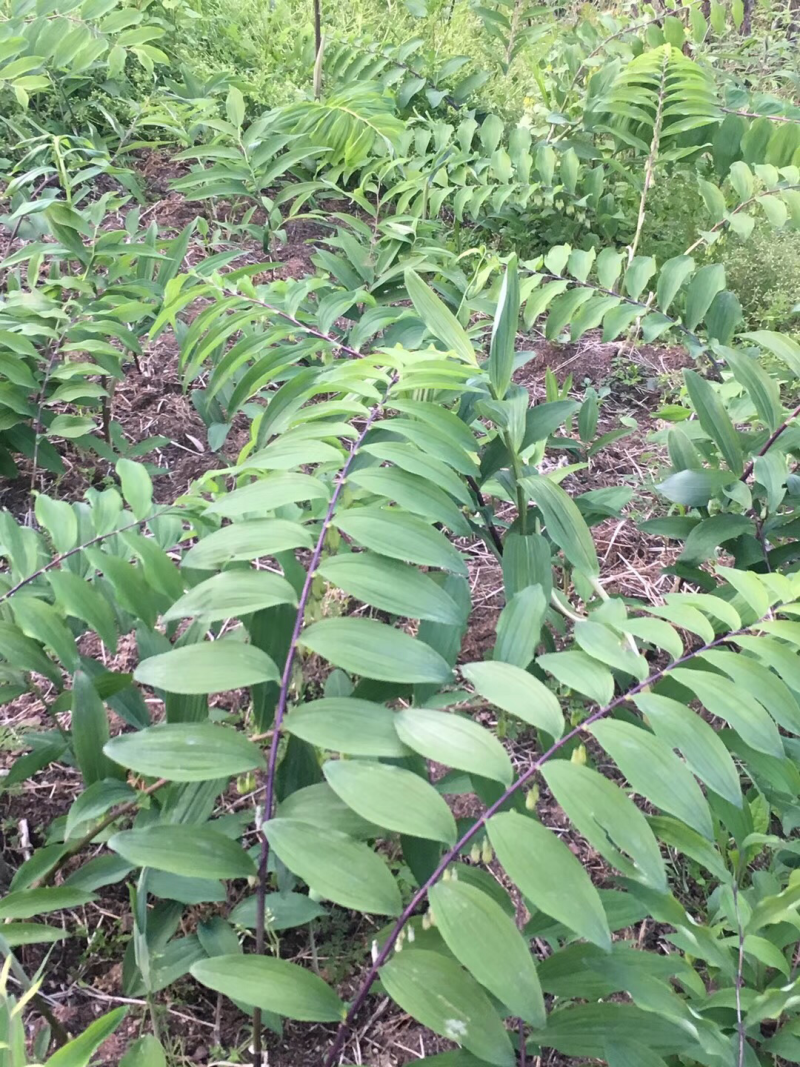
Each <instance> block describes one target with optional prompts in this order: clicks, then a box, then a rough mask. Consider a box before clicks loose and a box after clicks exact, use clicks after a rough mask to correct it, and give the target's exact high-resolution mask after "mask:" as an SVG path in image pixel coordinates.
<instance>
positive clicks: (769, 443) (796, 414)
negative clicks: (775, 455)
mask: <svg viewBox="0 0 800 1067" xmlns="http://www.w3.org/2000/svg"><path fill="white" fill-rule="evenodd" d="M799 416H800V404H798V405H797V407H796V408H795V409H794V411H793V412H792V413H791V415H790V416H789V417H788V418H787V419H785V420H784V421H783V422H782V423H781V424H780V426H779V427H778V428H777V430H774V431H773V432H772V433H771V434H770V435H769V437H768V438H767V442H766V444H765V445H764V446H763V447H762V448H761V450H760V451H759V453H758V455H759V456H764V455H766V454H767V452H769V450H770V449H771V448H772V446H773V445H774V444H775V442H776V441H777V440H778V438H779V437H780V435H781V434H782V433H783V431H784V430H788V428H789V426H790V425H791V424H792V423H793V422H794V420H795V419H796V418H798V417H799ZM756 458H758V457H756ZM755 462H756V461H755V459H751V460H750V462H749V463H748V464H747V466H746V467H745V469H744V473H743V474H742V476H741V478H740V479H739V481H741V482H746V481H747V479H748V478H749V477H750V475H751V474H752V473H753V467H754V466H755Z"/></svg>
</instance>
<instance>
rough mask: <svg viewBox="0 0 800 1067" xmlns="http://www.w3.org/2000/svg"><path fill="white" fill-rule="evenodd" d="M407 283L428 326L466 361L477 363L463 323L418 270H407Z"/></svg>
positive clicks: (421, 316) (416, 309) (409, 291)
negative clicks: (427, 283) (426, 282)
mask: <svg viewBox="0 0 800 1067" xmlns="http://www.w3.org/2000/svg"><path fill="white" fill-rule="evenodd" d="M404 277H405V285H406V291H407V293H408V295H409V296H410V297H411V302H412V304H413V305H414V310H415V311H416V312H417V314H418V315H419V317H420V318H421V319H422V321H423V322H424V323H425V325H426V326H427V328H428V329H429V330H430V332H431V333H432V334H433V336H434V337H436V338H438V340H440V341H441V342H442V344H443V345H445V346H446V347H447V348H448V349H450V350H451V351H452V352H455V353H456V355H458V356H459V357H460V358H461V359H463V360H464V361H465V362H466V363H471V364H473V365H475V364H476V363H477V360H476V358H475V351H474V349H473V347H472V343H471V342H470V339H469V337H467V334H466V331H465V330H464V328H463V326H462V325H461V323H460V322H459V321H458V319H457V318H456V317H455V315H454V314H453V313H452V312H451V311H450V310H449V309H448V308H447V307H446V306H445V304H443V303H442V301H441V300H440V299H439V297H438V296H437V295H436V293H434V292H433V290H432V289H430V288H428V286H427V285H426V284H425V282H424V281H423V280H422V278H420V276H419V275H418V274H417V273H416V271H413V270H411V269H410V268H409V269H407V270H406V272H405V276H404Z"/></svg>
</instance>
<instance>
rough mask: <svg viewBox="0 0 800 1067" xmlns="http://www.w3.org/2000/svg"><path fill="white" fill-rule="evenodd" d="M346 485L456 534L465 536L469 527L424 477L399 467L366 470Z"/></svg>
mask: <svg viewBox="0 0 800 1067" xmlns="http://www.w3.org/2000/svg"><path fill="white" fill-rule="evenodd" d="M451 474H452V471H451ZM348 482H349V483H352V484H353V485H358V486H360V487H361V488H362V489H366V490H367V492H369V493H374V494H375V496H378V497H382V498H383V499H384V500H393V501H395V502H396V503H397V504H400V506H401V507H403V508H406V509H407V510H409V511H413V512H414V513H415V514H417V515H421V516H422V517H423V518H424V519H427V520H428V521H429V522H442V523H444V524H445V526H448V527H449V528H450V529H451V530H452V531H453V532H454V533H456V534H459V535H461V536H467V535H468V531H469V524H468V523H467V521H466V519H465V518H464V516H463V514H462V512H461V510H460V508H459V507H458V505H457V504H456V503H455V502H454V501H453V499H452V497H450V496H449V495H448V494H447V493H446V492H445V491H444V490H443V489H440V488H439V486H438V485H436V484H434V482H433V481H431V480H430V479H429V478H427V477H422V476H420V475H419V474H412V473H411V472H410V471H407V470H402V469H400V468H399V467H368V468H363V469H360V470H357V471H355V472H354V473H353V474H351V475H350V477H349V479H348Z"/></svg>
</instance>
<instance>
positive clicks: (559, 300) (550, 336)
mask: <svg viewBox="0 0 800 1067" xmlns="http://www.w3.org/2000/svg"><path fill="white" fill-rule="evenodd" d="M593 296H594V289H591V288H589V287H588V286H585V287H584V286H575V288H574V289H570V290H569V292H566V293H563V294H562V295H561V296H558V297H556V299H555V300H554V301H553V304H552V307H551V308H550V314H549V315H548V316H547V325H546V326H545V330H544V335H545V337H546V338H547V340H548V341H554V340H556V339H557V338H558V336H559V335H560V333H561V331H562V330H563V329H564V327H565V326H567V325H568V324H569V323H570V322H571V321H572V317H573V315H574V314H575V313H576V312H577V310H578V308H580V307H581V305H582V304H585V303H586V302H587V301H588V300H591V299H592V297H593Z"/></svg>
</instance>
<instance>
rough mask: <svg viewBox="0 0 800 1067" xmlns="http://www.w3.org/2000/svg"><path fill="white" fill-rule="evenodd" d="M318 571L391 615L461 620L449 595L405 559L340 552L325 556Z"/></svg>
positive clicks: (446, 621)
mask: <svg viewBox="0 0 800 1067" xmlns="http://www.w3.org/2000/svg"><path fill="white" fill-rule="evenodd" d="M318 573H319V574H321V575H322V577H323V578H325V579H326V580H327V581H329V582H332V583H333V585H335V586H338V588H339V589H343V590H344V591H345V592H346V593H350V595H351V596H355V597H358V599H359V600H361V601H363V602H364V603H365V604H370V605H372V606H373V607H376V608H381V609H382V610H383V611H388V612H390V613H391V614H392V615H403V616H406V617H408V618H410V619H430V620H431V621H432V622H441V623H444V624H445V625H449V626H458V625H459V624H460V622H461V610H460V608H459V607H458V605H457V604H456V602H455V601H454V600H453V599H452V597H450V596H448V595H447V593H446V592H445V591H444V590H443V589H442V588H441V587H440V586H438V585H437V584H436V583H435V582H434V581H432V579H430V578H429V577H428V576H427V575H426V574H423V573H421V572H420V571H419V570H417V568H416V567H412V566H410V565H409V564H407V563H401V562H399V561H398V560H394V559H387V558H386V557H385V556H378V555H375V554H374V553H372V552H359V553H343V554H341V555H338V556H332V557H331V558H330V559H327V560H326V561H325V562H324V563H323V564H321V566H320V567H319V568H318Z"/></svg>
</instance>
